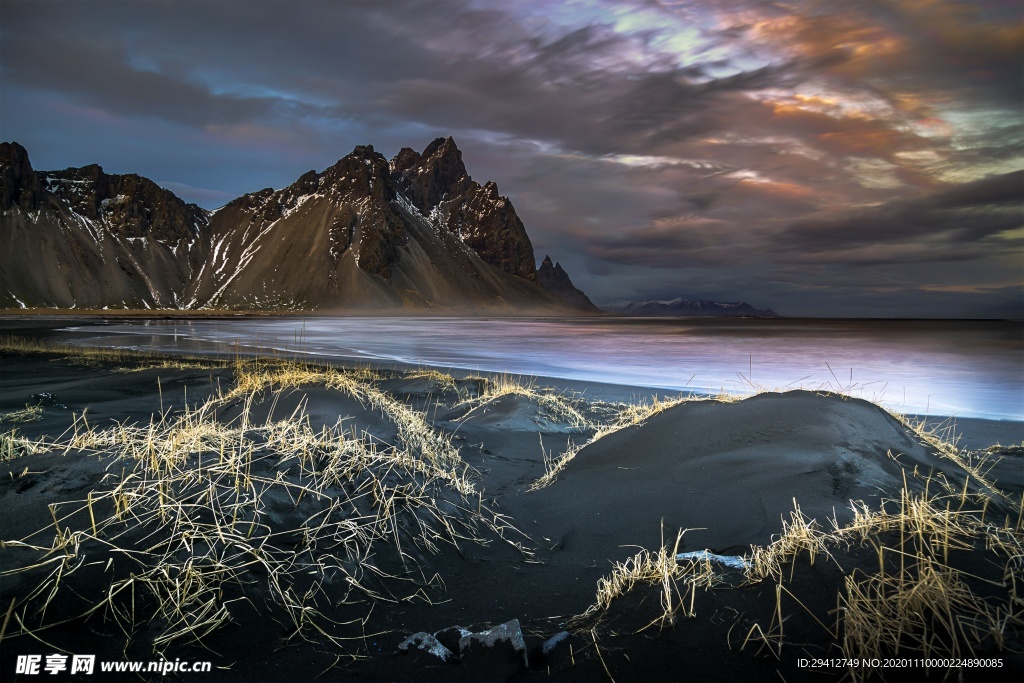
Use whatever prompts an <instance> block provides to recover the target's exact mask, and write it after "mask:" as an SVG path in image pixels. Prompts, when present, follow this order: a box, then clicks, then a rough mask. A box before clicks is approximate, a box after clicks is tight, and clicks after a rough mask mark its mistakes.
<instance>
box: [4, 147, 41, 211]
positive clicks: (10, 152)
mask: <svg viewBox="0 0 1024 683" xmlns="http://www.w3.org/2000/svg"><path fill="white" fill-rule="evenodd" d="M41 193H42V187H41V184H40V182H39V174H38V173H36V172H35V170H33V169H32V162H31V161H29V158H28V150H26V149H25V148H24V147H22V146H21V145H19V144H18V143H17V142H2V143H0V211H6V210H8V209H10V208H11V207H13V206H18V207H20V208H21V209H23V210H25V211H37V210H38V209H39V202H40V199H41Z"/></svg>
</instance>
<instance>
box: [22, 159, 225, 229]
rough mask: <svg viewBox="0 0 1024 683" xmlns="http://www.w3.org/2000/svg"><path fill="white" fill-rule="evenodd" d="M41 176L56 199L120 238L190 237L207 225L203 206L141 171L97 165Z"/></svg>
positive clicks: (51, 172)
mask: <svg viewBox="0 0 1024 683" xmlns="http://www.w3.org/2000/svg"><path fill="white" fill-rule="evenodd" d="M41 175H42V178H43V181H44V183H45V187H46V189H47V191H48V192H49V193H51V194H52V195H53V196H54V197H56V198H57V199H59V200H62V201H64V202H65V203H66V204H67V205H68V206H69V207H70V208H71V210H73V211H74V212H75V213H77V214H78V215H80V216H84V217H86V218H89V219H90V220H94V221H101V222H102V223H103V224H104V225H105V226H106V227H107V229H109V230H111V231H112V232H114V233H115V234H118V235H120V236H122V237H148V238H151V239H156V240H160V241H162V242H179V241H182V240H185V241H189V240H192V239H194V238H195V237H196V236H197V235H198V234H199V231H200V230H201V228H202V226H205V225H206V223H207V215H206V212H205V211H204V210H203V209H201V208H199V207H198V206H196V205H195V204H186V203H185V202H184V201H182V200H181V199H179V198H178V197H177V196H176V195H175V194H174V193H172V192H170V191H169V190H165V189H163V188H162V187H160V186H159V185H157V184H156V183H154V182H153V181H152V180H149V179H148V178H143V177H142V176H139V175H135V174H129V175H113V174H107V173H104V172H103V169H102V168H100V167H99V166H97V165H95V164H93V165H91V166H83V167H81V168H68V169H65V170H63V171H49V172H47V173H45V174H41Z"/></svg>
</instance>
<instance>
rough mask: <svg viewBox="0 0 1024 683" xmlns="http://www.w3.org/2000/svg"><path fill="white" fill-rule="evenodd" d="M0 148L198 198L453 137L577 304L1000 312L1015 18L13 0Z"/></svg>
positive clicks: (491, 4) (1023, 161)
mask: <svg viewBox="0 0 1024 683" xmlns="http://www.w3.org/2000/svg"><path fill="white" fill-rule="evenodd" d="M0 32H2V36H0V37H2V42H0V78H2V89H3V97H2V98H0V128H2V130H0V133H2V137H3V139H5V140H17V141H18V142H21V143H22V144H24V145H25V146H26V147H27V148H28V150H29V153H30V155H31V156H32V160H33V163H34V165H35V166H36V167H38V168H43V169H49V168H63V167H66V166H70V165H83V164H87V163H100V164H102V165H103V166H104V167H105V168H106V169H107V170H108V171H111V172H138V173H141V174H143V175H146V176H149V177H151V178H153V179H154V180H156V181H157V182H159V183H161V184H163V185H164V186H166V187H168V188H169V189H172V190H173V191H174V192H176V193H178V194H179V195H181V196H182V197H184V198H185V199H187V200H190V201H195V202H197V203H199V204H201V205H204V206H207V207H211V208H212V207H214V206H217V205H219V204H221V203H223V202H224V201H226V200H227V199H229V198H231V197H233V196H235V195H238V194H241V193H243V192H249V191H254V190H257V189H260V188H263V187H267V186H272V187H281V186H284V185H286V184H288V183H290V182H292V181H293V180H294V179H295V178H296V177H297V176H298V175H300V174H301V173H302V172H304V171H306V170H309V169H310V168H317V169H322V168H324V167H326V166H328V165H329V164H331V163H333V162H334V161H335V160H337V159H338V158H339V157H341V156H343V155H344V154H346V153H347V152H348V151H350V150H351V148H352V147H354V146H355V145H357V144H373V145H374V146H375V147H376V148H377V149H378V150H380V151H382V152H384V153H385V154H388V155H391V154H394V153H395V152H397V150H398V149H399V148H400V147H402V146H410V147H414V148H418V149H422V148H423V147H424V146H425V145H426V144H427V143H428V142H429V141H430V140H431V139H433V138H434V137H436V136H438V135H453V136H454V137H455V138H456V140H457V142H458V143H459V145H460V147H462V148H463V150H464V157H465V160H466V163H467V166H468V167H469V169H470V171H471V172H472V173H473V174H474V175H475V176H476V177H477V178H478V179H479V180H488V179H490V180H495V181H497V182H498V184H499V188H500V190H501V192H502V193H503V194H508V195H510V196H511V197H512V199H513V201H514V202H515V204H516V207H517V209H518V210H519V212H520V214H521V215H522V216H523V218H524V222H525V223H526V225H527V229H528V230H529V232H530V235H531V237H532V238H533V240H534V242H535V245H536V246H537V250H538V252H540V253H539V254H538V256H543V254H545V253H550V254H551V255H552V257H553V258H555V259H557V260H559V261H561V262H562V263H563V265H565V267H566V268H567V269H568V270H569V272H570V274H571V275H572V276H573V278H574V280H575V281H576V282H577V284H578V285H580V286H581V288H583V289H584V290H586V291H587V292H588V293H589V294H590V295H591V297H592V298H593V299H595V300H597V301H609V300H612V299H619V298H673V297H676V296H686V297H691V298H697V297H708V298H717V299H720V300H735V299H745V300H748V301H750V302H751V303H753V304H754V305H756V306H761V307H772V308H775V309H776V310H779V311H782V312H784V313H786V314H790V315H869V316H873V315H878V316H889V315H926V316H944V317H945V316H970V317H976V316H982V317H984V316H1014V317H1020V316H1021V314H1022V301H1024V291H1022V263H1024V226H1022V223H1024V211H1022V205H1024V171H1022V170H1021V169H1024V116H1022V110H1021V104H1022V101H1021V100H1022V85H1024V59H1022V56H1024V9H1022V6H1021V5H1020V3H1018V2H1002V1H992V2H985V1H982V0H972V1H970V2H954V1H942V0H904V1H900V2H877V1H875V0H865V1H863V2H860V1H857V0H846V1H844V2H834V1H831V0H823V1H821V2H816V1H814V0H807V1H803V2H793V3H776V2H767V1H763V0H724V1H720V2H714V3H709V2H700V1H698V0H636V1H635V2H625V1H619V2H611V1H608V2H603V1H601V0H590V1H587V0H580V1H578V2H567V3H548V2H542V1H541V0H536V1H535V2H530V1H527V0H523V1H521V2H516V3H507V2H498V1H485V0H480V1H478V2H470V1H468V0H467V1H455V0H452V1H450V2H431V3H424V2H413V1H410V2H399V1H394V0H393V1H389V2H379V3H369V2H366V3H364V2H352V3H347V2H346V3H335V2H283V1H282V2H275V1H268V2H258V3H236V2H214V3H202V2H161V3H126V2H108V3H104V2H90V1H80V2H46V1H40V0H33V1H31V2H28V1H20V0H5V2H4V12H3V23H2V24H0Z"/></svg>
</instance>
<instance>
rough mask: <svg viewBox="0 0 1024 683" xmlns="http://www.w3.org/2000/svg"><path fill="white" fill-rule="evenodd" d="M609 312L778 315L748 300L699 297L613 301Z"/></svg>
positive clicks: (734, 316)
mask: <svg viewBox="0 0 1024 683" xmlns="http://www.w3.org/2000/svg"><path fill="white" fill-rule="evenodd" d="M601 308H602V309H603V310H605V311H608V312H609V313H619V314H620V315H637V316H651V317H707V318H711V317H718V318H739V317H743V318H778V317H779V314H778V313H776V312H775V311H773V310H771V309H766V310H761V309H758V308H754V307H753V306H751V305H750V304H748V303H746V302H745V301H734V302H721V301H709V300H708V299H700V300H697V301H694V300H691V299H682V298H680V299H672V300H671V301H613V302H612V303H610V304H605V305H604V306H602V307H601Z"/></svg>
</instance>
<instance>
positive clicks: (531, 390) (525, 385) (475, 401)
mask: <svg viewBox="0 0 1024 683" xmlns="http://www.w3.org/2000/svg"><path fill="white" fill-rule="evenodd" d="M467 379H471V380H477V381H478V382H480V385H481V387H482V391H481V393H480V395H479V396H475V397H467V398H465V399H463V400H462V401H461V402H460V403H459V404H458V406H456V407H459V406H470V407H471V408H474V409H475V408H476V407H478V406H481V405H485V404H487V403H490V402H491V401H494V400H496V399H499V398H501V397H502V396H521V397H523V398H525V399H527V400H530V401H533V402H535V403H536V404H537V405H538V406H539V407H540V408H541V409H542V410H544V411H545V412H546V413H548V415H550V416H551V417H552V419H554V420H556V421H560V422H565V423H566V424H567V425H569V427H570V428H571V429H589V428H590V427H591V426H592V425H591V424H590V421H589V420H587V418H586V417H584V416H583V414H582V413H581V412H580V411H579V408H578V403H579V402H578V401H577V400H573V399H570V398H567V397H566V396H565V394H560V393H557V392H555V391H554V390H552V389H549V388H538V387H537V385H536V380H534V379H532V378H525V377H520V376H517V375H498V376H496V377H469V378H467Z"/></svg>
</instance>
